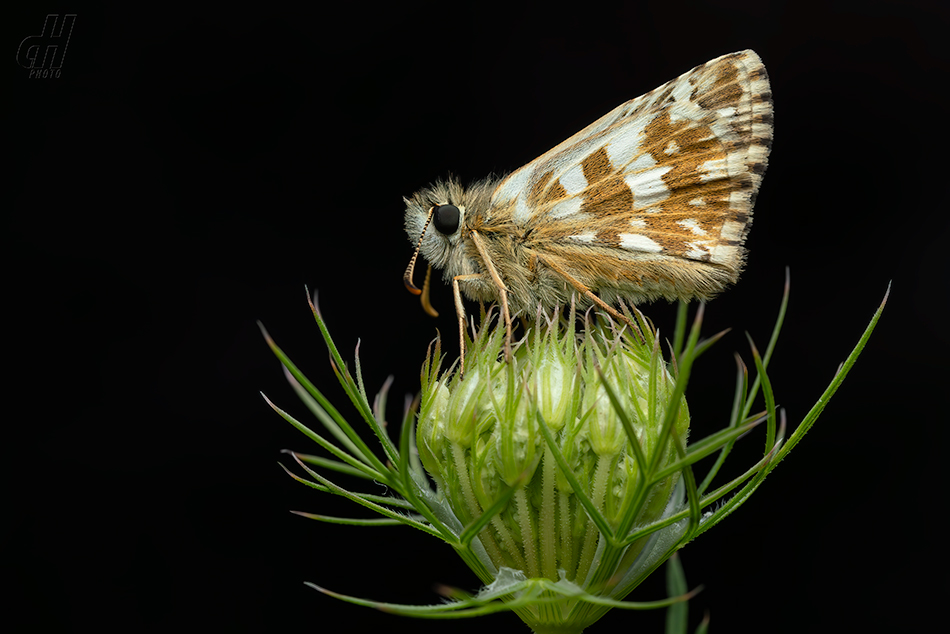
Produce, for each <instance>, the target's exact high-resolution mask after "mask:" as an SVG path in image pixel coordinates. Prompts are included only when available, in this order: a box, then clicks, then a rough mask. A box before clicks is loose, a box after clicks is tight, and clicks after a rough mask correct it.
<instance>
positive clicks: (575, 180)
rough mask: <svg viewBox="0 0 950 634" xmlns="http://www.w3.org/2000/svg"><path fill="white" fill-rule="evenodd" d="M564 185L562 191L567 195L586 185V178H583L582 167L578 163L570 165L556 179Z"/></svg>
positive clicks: (573, 193)
mask: <svg viewBox="0 0 950 634" xmlns="http://www.w3.org/2000/svg"><path fill="white" fill-rule="evenodd" d="M558 180H559V181H560V182H561V185H562V186H563V187H564V191H566V192H567V193H568V195H569V196H573V195H575V194H578V193H580V192H582V191H584V189H585V188H586V187H587V179H586V178H584V169H583V168H582V167H581V166H580V165H572V166H571V167H569V168H568V169H567V170H565V172H564V173H563V174H561V178H559V179H558Z"/></svg>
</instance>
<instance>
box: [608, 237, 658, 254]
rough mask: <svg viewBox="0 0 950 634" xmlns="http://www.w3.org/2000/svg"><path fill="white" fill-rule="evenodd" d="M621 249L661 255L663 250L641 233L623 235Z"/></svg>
mask: <svg viewBox="0 0 950 634" xmlns="http://www.w3.org/2000/svg"><path fill="white" fill-rule="evenodd" d="M618 237H619V238H620V248H622V249H628V250H630V251H642V252H644V253H660V252H661V251H662V250H663V247H661V246H660V245H659V244H657V243H656V242H654V241H653V240H651V239H650V238H648V237H646V236H641V235H640V234H639V233H621V234H619V236H618Z"/></svg>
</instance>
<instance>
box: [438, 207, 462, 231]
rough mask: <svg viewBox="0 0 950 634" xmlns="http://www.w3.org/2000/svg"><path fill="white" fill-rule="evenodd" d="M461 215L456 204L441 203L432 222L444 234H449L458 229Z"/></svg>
mask: <svg viewBox="0 0 950 634" xmlns="http://www.w3.org/2000/svg"><path fill="white" fill-rule="evenodd" d="M461 216H462V215H461V213H459V208H458V207H456V206H455V205H439V206H438V207H436V208H435V212H434V213H433V214H432V224H434V225H435V228H436V229H438V230H439V231H440V232H441V233H442V234H443V235H447V236H449V235H452V234H453V233H455V232H456V231H458V229H459V220H460V219H461Z"/></svg>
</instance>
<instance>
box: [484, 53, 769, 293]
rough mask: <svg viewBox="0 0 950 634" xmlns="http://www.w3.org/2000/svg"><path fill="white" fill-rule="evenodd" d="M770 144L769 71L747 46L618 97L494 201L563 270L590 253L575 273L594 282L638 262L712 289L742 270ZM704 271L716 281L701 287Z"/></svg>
mask: <svg viewBox="0 0 950 634" xmlns="http://www.w3.org/2000/svg"><path fill="white" fill-rule="evenodd" d="M771 140H772V100H771V90H770V88H769V82H768V76H767V74H766V72H765V67H764V66H763V64H762V62H761V60H760V59H759V57H758V55H756V54H755V53H754V52H753V51H751V50H747V51H742V52H738V53H733V54H731V55H725V56H723V57H719V58H717V59H714V60H712V61H710V62H707V63H706V64H703V65H701V66H697V67H696V68H694V69H693V70H691V71H689V72H687V73H685V74H683V75H681V76H680V77H678V78H677V79H674V80H673V81H670V82H668V83H666V84H664V85H662V86H660V87H659V88H657V89H656V90H653V91H651V92H649V93H647V94H645V95H643V96H641V97H638V98H636V99H632V100H631V101H628V102H626V103H624V104H622V105H620V106H619V107H617V108H615V109H614V110H613V111H611V112H610V113H608V114H607V115H605V116H604V117H601V118H600V119H598V120H597V121H595V122H594V123H592V124H590V125H589V126H587V127H586V128H584V129H583V130H581V131H580V132H578V133H577V134H575V135H574V136H572V137H571V138H569V139H567V140H566V141H564V142H563V143H561V144H559V145H558V146H556V147H554V148H552V149H551V150H549V151H548V152H546V153H545V154H543V155H541V156H539V157H538V158H537V159H535V160H534V161H532V162H531V163H529V164H527V165H525V166H524V167H522V168H520V169H519V170H517V171H515V172H513V173H512V174H510V175H509V176H508V177H507V178H505V179H504V180H503V181H502V182H501V183H500V184H499V185H498V187H497V188H496V190H495V191H494V193H493V195H492V207H493V208H494V209H504V210H505V213H506V215H508V216H509V218H510V220H511V221H513V222H514V223H515V224H518V225H521V226H525V227H529V228H531V229H532V236H533V237H534V240H535V242H534V244H535V248H537V249H538V250H539V252H542V251H543V252H544V253H545V254H546V255H547V256H548V257H551V258H557V259H558V260H559V261H560V262H562V265H563V266H566V267H568V268H571V267H572V264H574V266H573V269H574V270H575V271H577V270H578V266H576V263H578V262H583V261H584V259H585V258H584V257H583V256H584V255H585V254H586V255H587V256H591V257H596V258H597V260H598V264H597V267H599V268H598V270H596V271H587V273H588V275H580V274H581V273H583V272H584V271H578V274H579V275H580V277H583V278H586V279H587V280H588V285H589V286H591V287H594V286H598V284H597V283H596V281H597V279H598V276H600V275H605V274H606V275H608V277H609V276H610V274H612V275H613V277H614V278H617V277H618V275H619V277H620V278H623V270H624V269H628V270H632V269H631V267H632V266H635V265H640V266H641V270H640V271H639V273H640V275H635V276H634V277H636V278H637V279H638V280H640V281H637V280H634V281H632V282H631V283H633V284H640V283H641V282H642V277H643V275H642V273H644V272H645V271H647V272H649V273H650V275H653V276H655V275H661V276H662V275H664V274H665V275H667V276H668V277H671V279H669V280H666V281H665V282H664V284H665V285H666V286H667V287H669V286H670V284H673V285H674V286H676V285H677V284H679V286H680V287H681V290H682V289H687V290H688V287H689V286H690V285H698V286H699V287H700V289H699V290H698V291H697V292H694V293H688V292H687V293H685V295H694V296H700V297H705V296H708V295H711V294H713V293H714V292H716V291H717V290H719V289H721V287H722V286H724V285H725V284H726V283H730V282H733V281H735V279H736V277H738V274H739V271H740V270H741V268H742V263H743V259H744V250H743V248H742V243H743V241H744V240H745V236H746V233H747V232H748V230H749V227H750V224H751V219H752V205H753V202H754V200H755V196H756V193H757V192H758V188H759V185H760V183H761V181H762V175H763V174H764V172H765V167H766V163H767V158H768V153H769V147H770V145H771ZM690 263H694V264H695V265H696V266H692V268H691V269H690V266H691V264H690ZM642 266H647V267H648V268H647V269H643V268H642ZM581 268H583V267H581ZM587 268H588V269H589V268H591V267H590V266H588V267H587ZM615 269H620V272H619V273H618V272H617V271H615ZM688 269H689V270H688ZM677 271H679V273H677ZM704 272H708V273H704ZM681 275H687V278H688V279H684V280H677V279H675V278H677V276H681ZM703 275H706V276H707V277H708V276H711V277H712V278H715V279H710V280H709V281H708V282H709V283H707V284H706V285H705V286H706V287H708V288H706V290H705V291H704V290H703V282H704V281H703V279H702V277H703ZM619 284H620V286H621V287H623V285H624V282H623V279H621V280H620V282H619ZM661 286H662V285H661ZM681 290H677V291H669V292H666V291H663V290H662V289H660V290H659V291H657V292H654V293H652V294H651V293H648V295H657V294H659V295H666V296H667V297H675V296H683V295H684V293H683V292H681ZM707 291H708V292H707Z"/></svg>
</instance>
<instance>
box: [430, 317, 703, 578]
mask: <svg viewBox="0 0 950 634" xmlns="http://www.w3.org/2000/svg"><path fill="white" fill-rule="evenodd" d="M640 323H641V330H642V331H643V332H642V333H638V332H636V331H635V330H633V329H631V328H630V327H629V326H628V327H626V328H624V329H622V331H618V330H619V329H616V328H614V327H613V326H612V325H609V324H604V323H602V322H601V323H598V324H595V325H591V326H589V327H588V328H587V329H586V330H585V331H583V332H582V333H580V335H581V336H580V337H578V333H576V332H575V329H574V326H573V322H572V321H571V320H567V319H563V320H560V321H558V320H554V321H553V322H552V323H546V324H543V323H540V322H539V324H537V325H536V326H535V327H534V328H530V329H529V330H528V333H527V335H526V336H525V338H524V339H523V341H521V342H520V345H519V346H518V347H517V349H516V351H515V353H514V355H513V357H512V359H511V361H510V362H505V361H503V360H499V353H500V341H501V337H502V334H501V333H502V332H503V331H504V328H500V327H497V326H495V327H494V328H490V329H488V330H489V331H490V332H489V333H486V332H482V333H481V334H480V335H479V337H478V338H477V339H476V341H474V342H473V343H472V345H471V346H470V347H469V348H468V349H467V351H466V355H467V356H466V363H467V368H468V369H467V370H466V374H465V376H464V378H463V377H460V376H458V375H457V374H456V375H454V376H452V377H451V378H443V379H441V380H439V381H431V382H430V383H429V384H428V387H427V391H425V392H424V393H423V398H422V408H421V410H420V415H419V420H420V423H419V427H418V430H417V435H418V438H417V441H418V442H417V444H418V446H419V448H420V449H419V451H420V455H422V456H423V460H422V462H423V464H424V466H425V467H426V469H428V470H429V473H430V474H431V475H432V476H433V479H434V480H436V482H437V483H438V485H439V489H440V492H441V493H442V495H444V496H445V499H446V500H447V501H448V503H449V506H450V507H451V508H452V511H453V513H454V514H455V515H456V516H457V517H458V518H459V519H460V520H461V521H462V522H463V523H464V524H468V523H470V522H472V521H474V520H476V519H477V518H479V517H481V516H482V515H483V514H485V513H486V512H487V511H488V510H489V509H490V508H492V507H493V506H495V505H496V504H499V503H502V502H503V504H502V506H501V508H500V509H498V510H496V512H495V513H494V514H493V515H492V517H491V518H490V520H488V522H487V524H486V525H485V527H484V529H483V530H482V531H481V533H479V535H478V539H479V540H480V541H481V543H482V545H483V546H484V548H485V552H486V553H487V555H488V557H489V558H490V560H491V563H492V564H493V565H494V567H495V568H496V569H498V570H500V569H502V568H503V567H506V568H515V569H517V570H520V571H521V572H522V573H523V574H524V576H525V577H526V578H547V579H549V580H551V581H557V580H558V579H559V578H561V575H563V578H564V579H565V580H567V581H573V582H576V583H584V582H585V581H586V580H588V579H610V578H616V577H617V576H618V575H621V576H622V574H623V572H624V571H623V570H620V569H618V568H617V566H618V565H619V563H621V561H622V562H625V563H626V564H627V565H629V563H630V561H631V560H632V559H634V558H635V557H632V556H624V554H625V553H627V552H630V553H639V552H640V551H641V550H642V549H643V547H644V545H645V544H646V541H647V539H646V538H645V539H642V540H639V541H638V542H635V543H634V544H632V545H630V546H628V547H624V548H620V549H618V553H617V555H616V556H614V557H605V556H604V554H603V553H602V552H601V553H599V552H598V549H603V547H604V544H603V540H604V537H603V535H602V534H601V532H600V530H599V528H598V526H597V523H596V522H595V521H594V519H593V518H592V517H591V516H590V513H589V511H588V509H587V508H585V507H586V506H587V505H592V506H593V508H594V509H595V510H596V513H597V514H599V515H600V517H601V518H602V521H603V522H604V523H605V524H606V525H608V526H610V527H611V529H612V530H617V529H618V527H622V526H623V527H626V529H625V530H630V529H631V528H632V527H633V526H642V525H645V524H649V523H650V522H653V521H655V520H657V519H659V518H660V517H661V516H662V515H663V513H664V511H666V510H667V507H668V506H669V505H670V500H671V497H672V495H673V486H674V484H675V482H676V480H677V475H678V474H677V475H674V476H670V477H668V478H666V479H665V480H664V481H662V482H661V483H659V484H657V485H654V486H653V490H652V491H645V490H641V489H643V488H644V487H643V485H642V481H643V473H642V472H643V471H644V470H646V469H650V468H653V469H654V472H656V471H658V470H662V469H663V468H664V467H665V466H666V465H667V464H670V463H671V462H672V461H674V460H676V457H677V452H676V448H675V447H674V445H673V443H678V444H679V446H680V448H681V450H682V449H684V448H685V440H686V434H687V430H688V426H689V414H688V412H687V409H686V403H685V400H684V399H682V397H680V398H679V401H678V402H677V403H675V406H676V407H678V415H677V416H676V419H675V422H674V424H673V430H672V432H671V433H670V432H669V430H668V433H666V434H665V435H664V433H663V430H662V427H663V422H664V419H665V417H666V412H667V410H668V409H669V408H670V407H672V406H674V403H671V398H672V395H673V392H674V385H675V380H674V378H673V375H672V374H671V373H670V372H669V371H668V370H667V366H666V362H665V361H664V360H663V359H662V358H661V357H660V356H659V351H658V347H657V346H655V345H654V344H655V335H654V333H653V332H652V331H651V330H650V328H649V325H648V323H647V322H646V320H644V319H641V320H640ZM484 330H486V329H483V331H484ZM446 391H447V392H448V394H445V392H446ZM611 395H612V396H613V398H611ZM615 401H616V402H615ZM453 417H454V419H453ZM542 425H543V426H544V428H543V429H542ZM439 434H441V436H442V437H441V438H435V437H434V436H436V435H439ZM546 434H547V436H548V438H549V440H546V438H545V435H546ZM661 440H662V441H663V442H662V445H661ZM636 447H639V450H638V449H637V448H636ZM556 453H559V454H560V456H561V457H562V458H563V462H564V463H566V464H567V465H568V467H569V469H567V470H565V469H563V468H562V467H561V464H560V463H559V462H558V459H557V457H556V455H555V454H556ZM657 453H659V456H658V455H657ZM638 455H639V456H642V459H643V461H644V463H645V464H643V465H641V464H639V462H638V461H639V460H640V458H638ZM433 462H434V464H433ZM655 463H656V464H655ZM449 474H451V477H450V475H449ZM601 564H604V565H607V566H612V569H611V570H609V571H603V570H600V569H599V568H598V566H600V565H601Z"/></svg>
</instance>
